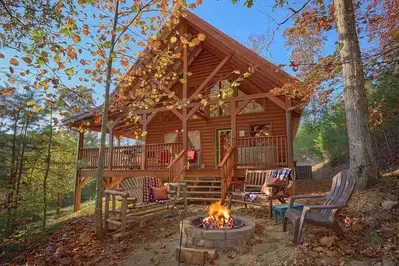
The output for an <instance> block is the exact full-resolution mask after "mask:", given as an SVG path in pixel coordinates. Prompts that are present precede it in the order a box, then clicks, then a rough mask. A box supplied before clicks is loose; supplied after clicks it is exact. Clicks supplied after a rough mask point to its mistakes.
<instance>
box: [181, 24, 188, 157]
mask: <svg viewBox="0 0 399 266" xmlns="http://www.w3.org/2000/svg"><path fill="white" fill-rule="evenodd" d="M184 33H185V34H186V35H187V23H185V24H184ZM187 72H188V47H187V44H184V47H183V79H184V83H183V102H184V103H183V119H182V120H183V132H182V133H183V136H182V142H183V150H186V152H185V153H184V155H183V162H184V163H185V164H187V150H188V125H187V123H188V116H187Z"/></svg>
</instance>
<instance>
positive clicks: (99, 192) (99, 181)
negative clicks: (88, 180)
mask: <svg viewBox="0 0 399 266" xmlns="http://www.w3.org/2000/svg"><path fill="white" fill-rule="evenodd" d="M114 6H115V10H114V12H115V13H114V24H113V28H112V31H111V34H112V37H111V49H110V51H109V55H108V60H107V78H106V84H105V93H104V104H103V117H102V118H103V120H102V124H101V138H100V154H99V156H98V168H97V175H96V207H95V212H94V217H95V218H94V220H95V228H96V237H97V238H100V239H101V238H103V237H104V229H103V220H102V199H103V190H104V188H103V187H104V185H103V171H104V159H105V138H106V133H107V125H108V109H109V94H110V88H111V79H112V60H113V57H114V47H115V39H116V36H115V35H116V29H117V25H118V12H119V0H114Z"/></svg>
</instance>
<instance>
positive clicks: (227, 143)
mask: <svg viewBox="0 0 399 266" xmlns="http://www.w3.org/2000/svg"><path fill="white" fill-rule="evenodd" d="M230 148H231V129H229V128H225V129H216V165H218V164H219V163H220V162H221V161H222V160H223V158H224V156H225V155H226V153H227V152H228V151H229V149H230Z"/></svg>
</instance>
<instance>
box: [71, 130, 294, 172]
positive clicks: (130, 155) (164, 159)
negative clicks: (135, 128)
mask: <svg viewBox="0 0 399 266" xmlns="http://www.w3.org/2000/svg"><path fill="white" fill-rule="evenodd" d="M232 143H235V145H233V146H234V147H235V149H234V153H235V156H234V158H235V162H234V167H235V168H236V169H241V168H243V169H244V168H245V169H246V168H277V167H286V166H288V154H287V151H288V147H287V137H286V136H285V135H282V136H268V137H265V136H264V137H239V138H236V139H235V141H233V142H232ZM233 146H232V147H233ZM232 147H230V149H231V148H232ZM179 155H181V156H179ZM98 156H99V148H80V149H79V155H78V169H79V172H80V174H81V176H90V175H91V173H93V172H95V170H97V167H98ZM215 156H216V154H215ZM229 156H230V153H226V154H224V156H222V157H221V163H219V164H218V165H217V167H216V168H209V167H208V168H206V167H204V164H203V163H202V158H201V151H200V150H189V151H187V152H183V144H182V143H180V142H177V143H159V144H139V145H130V146H115V147H113V145H111V146H109V147H106V148H105V160H104V169H105V171H106V173H108V174H110V175H111V176H113V175H114V174H117V173H118V172H119V173H121V172H126V173H131V174H132V173H134V172H139V173H142V172H148V171H160V172H163V171H167V170H169V169H171V168H173V166H174V165H176V164H177V161H180V158H179V157H181V158H183V157H186V158H187V163H186V164H185V165H184V170H185V171H190V170H197V171H201V170H202V171H201V172H204V173H205V171H203V170H217V169H220V168H221V167H222V166H223V164H222V163H223V162H224V161H226V159H227V158H228V157H229ZM213 173H214V172H213ZM108 174H105V176H107V175H108ZM170 178H172V179H173V178H175V177H173V176H170Z"/></svg>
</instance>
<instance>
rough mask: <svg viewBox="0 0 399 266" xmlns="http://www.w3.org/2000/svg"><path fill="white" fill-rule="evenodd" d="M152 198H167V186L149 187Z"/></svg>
mask: <svg viewBox="0 0 399 266" xmlns="http://www.w3.org/2000/svg"><path fill="white" fill-rule="evenodd" d="M151 193H152V199H153V200H167V199H168V189H167V187H151Z"/></svg>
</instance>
